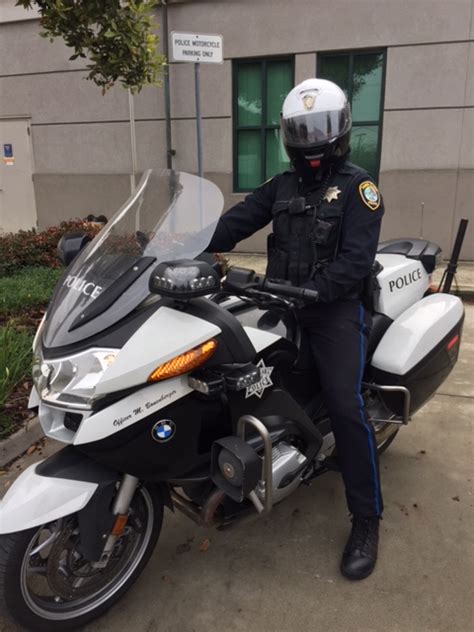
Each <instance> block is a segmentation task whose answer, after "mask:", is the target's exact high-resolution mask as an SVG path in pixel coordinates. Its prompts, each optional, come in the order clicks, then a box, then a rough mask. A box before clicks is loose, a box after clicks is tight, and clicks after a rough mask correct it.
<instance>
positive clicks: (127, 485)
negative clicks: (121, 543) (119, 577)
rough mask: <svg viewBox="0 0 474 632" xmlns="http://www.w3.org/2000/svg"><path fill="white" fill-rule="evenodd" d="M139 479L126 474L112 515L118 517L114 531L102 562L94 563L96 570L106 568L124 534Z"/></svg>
mask: <svg viewBox="0 0 474 632" xmlns="http://www.w3.org/2000/svg"><path fill="white" fill-rule="evenodd" d="M139 482H140V481H139V479H138V478H137V477H136V476H132V475H131V474H124V475H123V478H122V481H121V483H120V485H119V488H118V491H117V494H116V496H115V499H114V502H113V505H112V514H113V515H114V516H116V518H115V521H114V524H113V527H112V531H111V532H110V534H109V535H108V536H107V535H105V536H104V537H105V538H106V541H105V545H104V548H103V550H102V554H101V556H100V560H99V561H98V562H94V563H93V566H94V568H105V567H106V566H107V564H108V563H109V559H110V556H111V554H112V551H113V549H114V546H115V543H116V542H117V540H118V538H120V536H121V535H122V534H123V532H124V530H125V526H126V524H127V520H128V515H129V514H128V512H129V509H130V504H131V502H132V498H133V495H134V494H135V492H136V489H137V487H138V483H139Z"/></svg>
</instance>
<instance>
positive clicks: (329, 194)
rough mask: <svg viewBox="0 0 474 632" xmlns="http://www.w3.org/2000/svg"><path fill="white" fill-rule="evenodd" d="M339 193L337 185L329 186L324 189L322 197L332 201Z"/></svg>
mask: <svg viewBox="0 0 474 632" xmlns="http://www.w3.org/2000/svg"><path fill="white" fill-rule="evenodd" d="M340 193H341V191H340V190H339V187H329V189H328V190H327V191H326V195H325V196H324V199H325V200H326V202H332V201H333V200H337V199H338V198H339V194H340Z"/></svg>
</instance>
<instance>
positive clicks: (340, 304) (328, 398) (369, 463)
mask: <svg viewBox="0 0 474 632" xmlns="http://www.w3.org/2000/svg"><path fill="white" fill-rule="evenodd" d="M299 317H300V322H301V324H302V325H303V327H304V329H305V330H306V332H307V334H308V335H309V339H310V344H311V349H312V352H313V355H314V358H315V361H316V366H317V368H318V372H319V376H320V380H321V386H322V391H323V396H324V399H325V402H326V405H327V408H328V412H329V416H330V418H331V423H332V428H333V432H334V436H335V439H336V449H337V457H338V463H339V466H340V468H341V473H342V477H343V480H344V485H345V488H346V498H347V504H348V507H349V511H350V512H351V513H352V514H353V515H355V516H359V517H368V516H379V515H381V513H382V509H383V502H382V494H381V490H380V476H379V465H378V455H377V447H376V442H375V436H374V431H373V428H372V426H371V424H369V422H368V420H367V416H366V413H365V408H364V402H363V399H362V396H361V392H360V390H361V382H362V376H363V372H364V365H365V357H366V350H367V340H368V336H369V333H370V327H371V320H372V319H371V316H370V315H369V314H368V312H367V311H366V310H365V309H364V307H363V305H362V304H361V303H360V302H359V301H357V300H344V301H336V302H334V303H328V304H323V303H321V304H319V305H315V306H311V307H307V308H304V309H302V310H301V312H300V315H299Z"/></svg>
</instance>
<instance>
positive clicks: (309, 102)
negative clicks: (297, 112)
mask: <svg viewBox="0 0 474 632" xmlns="http://www.w3.org/2000/svg"><path fill="white" fill-rule="evenodd" d="M315 101H316V95H315V94H305V95H304V97H303V105H304V109H305V110H308V111H309V110H312V109H313V105H314V102H315Z"/></svg>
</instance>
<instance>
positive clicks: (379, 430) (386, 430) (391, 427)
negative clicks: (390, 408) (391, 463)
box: [373, 423, 400, 455]
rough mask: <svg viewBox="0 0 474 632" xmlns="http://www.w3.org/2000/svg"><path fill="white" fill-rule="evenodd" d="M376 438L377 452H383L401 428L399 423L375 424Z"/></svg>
mask: <svg viewBox="0 0 474 632" xmlns="http://www.w3.org/2000/svg"><path fill="white" fill-rule="evenodd" d="M373 426H374V432H375V439H376V441H377V452H378V453H379V455H380V454H383V453H384V452H385V450H387V449H388V447H389V446H390V445H391V444H392V442H393V441H394V439H395V437H396V436H397V434H398V431H399V430H400V427H399V426H398V425H397V424H389V423H381V424H373Z"/></svg>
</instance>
